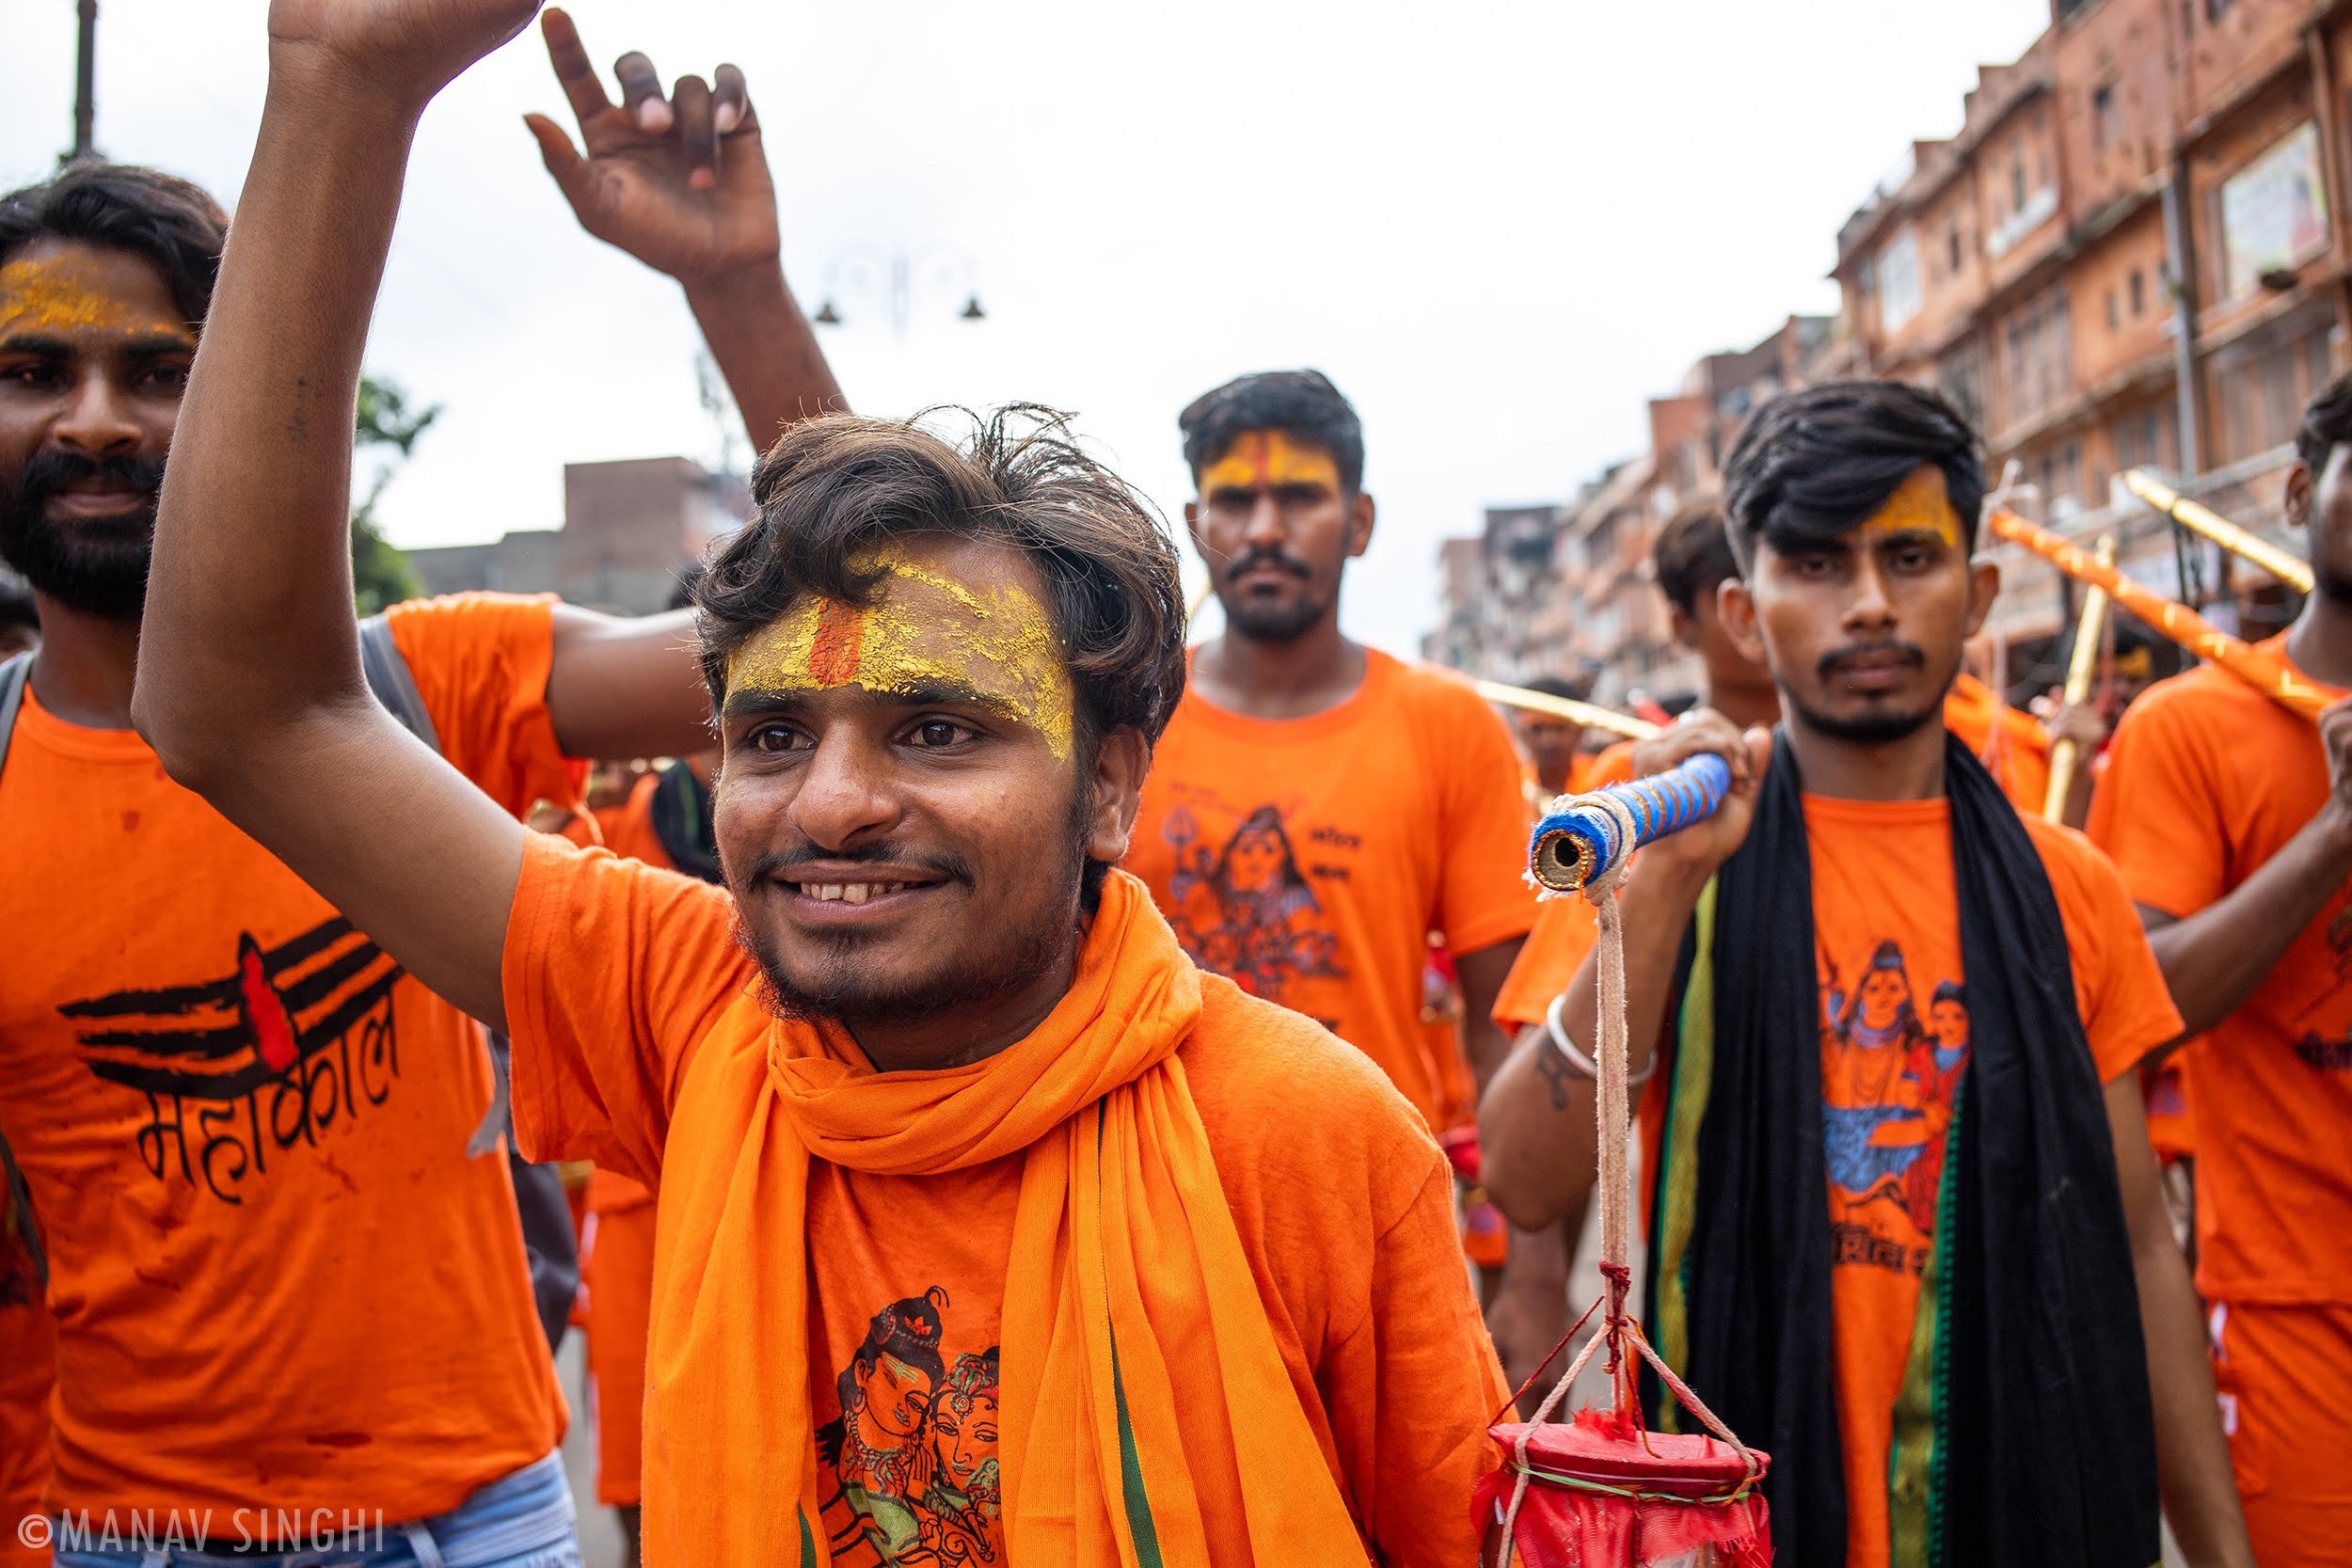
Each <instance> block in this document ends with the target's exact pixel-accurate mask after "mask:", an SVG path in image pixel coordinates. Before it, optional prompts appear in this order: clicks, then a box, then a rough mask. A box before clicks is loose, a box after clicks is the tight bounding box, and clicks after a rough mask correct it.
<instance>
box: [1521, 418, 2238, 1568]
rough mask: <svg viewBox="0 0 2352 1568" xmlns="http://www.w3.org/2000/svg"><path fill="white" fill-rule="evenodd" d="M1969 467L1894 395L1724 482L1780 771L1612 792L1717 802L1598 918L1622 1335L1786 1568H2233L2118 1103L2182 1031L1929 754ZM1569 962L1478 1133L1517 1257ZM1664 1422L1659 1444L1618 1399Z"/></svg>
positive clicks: (1711, 732)
mask: <svg viewBox="0 0 2352 1568" xmlns="http://www.w3.org/2000/svg"><path fill="white" fill-rule="evenodd" d="M1983 489H1984V477H1983V469H1982V467H1981V463H1980V460H1979V455H1978V449H1977V440H1976V436H1975V433H1974V432H1973V431H1972V430H1970V429H1969V427H1968V425H1967V423H1966V421H1965V420H1963V419H1962V418H1961V416H1960V415H1959V414H1958V413H1957V412H1955V411H1954V410H1953V409H1952V408H1951V407H1950V405H1949V404H1947V403H1945V402H1944V401H1943V400H1942V399H1941V398H1939V397H1937V396H1936V395H1935V394H1934V393H1932V392H1929V391H1924V390H1921V389H1919V388H1913V387H1909V386H1905V385H1902V384H1900V383H1894V382H1884V383H1881V382H1842V383H1833V384H1830V385H1827V386H1822V387H1816V388H1807V389H1805V390H1804V391H1800V392H1793V393H1790V394H1788V396H1786V397H1783V398H1780V399H1778V400H1776V401H1774V402H1773V403H1772V404H1768V405H1767V406H1766V407H1765V409H1764V410H1763V411H1762V412H1761V413H1759V414H1758V415H1757V416H1756V419H1755V420H1753V421H1752V422H1751V423H1750V424H1749V425H1748V427H1747V429H1746V431H1745V432H1744V433H1743V434H1742V435H1741V436H1740V442H1739V444H1738V445H1737V446H1736V447H1735V448H1734V450H1733V451H1732V453H1731V457H1730V460H1729V462H1728V464H1727V465H1726V467H1725V495H1724V502H1725V507H1724V509H1725V514H1726V522H1727V525H1728V526H1727V531H1728V535H1729V538H1730V542H1731V546H1732V549H1733V552H1734V554H1735V555H1736V557H1737V558H1738V562H1739V565H1740V577H1738V578H1731V579H1728V580H1726V581H1724V583H1722V584H1721V585H1720V587H1719V588H1718V589H1717V591H1716V598H1717V610H1718V611H1719V614H1720V618H1721V620H1722V624H1723V626H1724V630H1725V631H1726V632H1727V633H1728V634H1729V635H1730V636H1731V637H1732V638H1733V639H1734V640H1735V641H1737V642H1738V643H1739V644H1740V647H1741V649H1742V651H1744V652H1745V653H1746V654H1747V655H1748V657H1752V658H1755V659H1757V660H1759V661H1761V662H1762V663H1763V664H1764V665H1765V666H1766V667H1767V668H1769V669H1770V670H1771V672H1772V678H1773V680H1774V682H1775V683H1776V684H1777V685H1778V686H1779V688H1780V695H1781V707H1782V712H1783V715H1784V718H1783V722H1782V723H1781V725H1780V726H1779V727H1778V728H1777V729H1776V730H1775V731H1773V732H1772V733H1771V734H1769V735H1768V734H1767V733H1766V732H1765V731H1764V730H1762V729H1751V730H1749V731H1747V732H1746V733H1745V734H1742V733H1740V731H1739V730H1737V729H1735V728H1734V727H1733V726H1732V724H1731V723H1730V722H1729V721H1726V720H1725V719H1724V717H1723V716H1722V715H1721V714H1719V713H1714V712H1710V711H1707V710H1701V711H1700V712H1699V713H1698V714H1696V715H1695V716H1691V717H1686V719H1685V720H1684V721H1683V722H1681V723H1679V724H1677V726H1676V727H1675V728H1674V729H1672V730H1670V731H1668V732H1666V733H1665V734H1664V735H1662V736H1658V737H1656V738H1655V739H1653V740H1650V741H1645V742H1644V743H1643V744H1642V745H1641V746H1640V747H1638V748H1637V749H1636V752H1635V754H1634V759H1633V761H1634V770H1635V772H1636V773H1650V772H1657V771H1661V770H1662V769H1664V768H1670V767H1672V766H1674V765H1675V764H1676V763H1677V762H1680V761H1681V760H1683V759H1684V758H1686V757H1688V756H1691V755H1692V754H1693V753H1695V752H1716V753H1718V754H1720V755H1722V756H1724V758H1725V759H1726V760H1727V761H1728V763H1729V764H1730V767H1731V770H1732V776H1733V779H1734V787H1733V789H1732V792H1731V794H1730V796H1729V798H1728V799H1727V800H1725V801H1724V805H1723V807H1722V809H1721V810H1720V811H1718V812H1717V813H1716V814H1715V815H1714V816H1712V817H1711V818H1709V819H1708V821H1706V822H1704V823H1702V824H1700V825H1698V826H1696V827H1693V828H1692V829H1690V830H1688V831H1686V832H1681V833H1678V834H1676V835H1674V836H1672V837H1669V838H1666V839H1663V840H1661V841H1660V842H1659V843H1657V844H1655V845H1652V846H1650V847H1647V848H1645V849H1644V850H1643V852H1642V855H1641V857H1640V859H1639V860H1638V861H1637V862H1636V863H1635V865H1634V868H1633V872H1632V875H1631V877H1630V878H1629V880H1628V882H1627V884H1626V887H1625V891H1624V894H1623V897H1622V900H1621V905H1620V909H1621V912H1622V915H1623V918H1624V936H1625V985H1626V990H1625V998H1626V1000H1625V1007H1626V1015H1627V1026H1628V1031H1629V1048H1630V1065H1631V1069H1632V1072H1633V1075H1634V1078H1635V1080H1636V1081H1639V1080H1641V1079H1644V1078H1646V1077H1647V1076H1649V1074H1650V1073H1652V1072H1653V1071H1655V1072H1659V1073H1662V1074H1664V1075H1666V1077H1667V1079H1668V1083H1667V1085H1666V1088H1665V1092H1664V1093H1663V1094H1652V1095H1650V1096H1649V1097H1648V1098H1647V1100H1646V1101H1645V1110H1646V1111H1648V1112H1649V1113H1650V1114H1651V1115H1652V1116H1654V1117H1657V1118H1658V1120H1657V1121H1656V1122H1655V1123H1654V1125H1653V1127H1652V1128H1651V1129H1650V1130H1649V1139H1648V1142H1647V1144H1646V1147H1648V1148H1655V1149H1656V1150H1657V1151H1658V1155H1657V1158H1656V1160H1655V1161H1654V1162H1652V1163H1651V1168H1646V1169H1645V1171H1644V1173H1643V1174H1644V1179H1645V1180H1646V1181H1647V1182H1648V1183H1649V1184H1650V1190H1651V1196H1650V1202H1649V1204H1648V1209H1647V1212H1648V1214H1649V1216H1650V1236H1649V1249H1648V1259H1649V1279H1648V1288H1647V1291H1646V1298H1645V1303H1644V1311H1643V1319H1644V1323H1645V1328H1646V1330H1647V1332H1648V1334H1649V1336H1650V1338H1651V1339H1652V1340H1653V1342H1655V1343H1656V1344H1657V1346H1658V1348H1659V1350H1660V1351H1661V1354H1664V1355H1665V1357H1666V1358H1667V1360H1668V1361H1669V1362H1670V1363H1671V1364H1673V1365H1674V1366H1675V1368H1676V1370H1677V1372H1678V1373H1679V1374H1680V1375H1681V1376H1682V1377H1683V1378H1684V1379H1685V1380H1686V1381H1687V1382H1688V1384H1689V1385H1690V1386H1691V1387H1692V1389H1694V1390H1696V1391H1697V1392H1698V1393H1699V1394H1700V1395H1701V1397H1703V1398H1704V1399H1705V1400H1706V1401H1707V1402H1708V1404H1709V1405H1710V1406H1711V1407H1712V1408H1713V1410H1714V1411H1715V1412H1716V1413H1717V1414H1718V1415H1720V1416H1721V1417H1722V1418H1724V1420H1725V1421H1727V1422H1729V1423H1730V1425H1731V1426H1732V1428H1733V1429H1734V1430H1736V1431H1737V1432H1739V1433H1740V1435H1741V1436H1742V1437H1743V1438H1745V1439H1746V1440H1748V1441H1749V1442H1752V1443H1754V1444H1756V1446H1758V1447H1760V1448H1763V1449H1768V1450H1769V1451H1770V1452H1771V1453H1772V1474H1771V1478H1770V1480H1769V1482H1768V1491H1769V1495H1770V1501H1771V1504H1772V1540H1773V1548H1774V1560H1775V1561H1776V1562H1779V1563H1783V1564H1787V1565H1789V1568H1913V1565H1915V1564H1916V1565H1926V1564H1930V1563H1954V1564H1957V1563H1999V1564H2001V1565H2002V1568H2146V1565H2147V1564H2149V1563H2151V1562H2153V1561H2154V1560H2155V1559H2156V1556H2157V1541H2156V1512H2157V1504H2158V1499H2159V1496H2161V1500H2162V1505H2163V1512H2164V1515H2165V1517H2166V1518H2167V1519H2168V1520H2169V1522H2170V1524H2171V1526H2172V1529H2173V1533H2174V1535H2175V1536H2176V1537H2178V1539H2179V1541H2180V1544H2181V1545H2182V1547H2183V1549H2184V1551H2185V1554H2186V1557H2187V1560H2189V1561H2191V1562H2194V1563H2198V1564H2214V1565H2222V1564H2227V1565H2233V1568H2236V1565H2243V1564H2247V1563H2249V1562H2250V1561H2251V1558H2250V1556H2249V1553H2248V1550H2247V1544H2246V1529H2245V1524H2244V1521H2243V1520H2242V1519H2241V1517H2240V1515H2239V1511H2238V1506H2237V1499H2236V1497H2235V1495H2234V1493H2233V1491H2232V1488H2231V1480H2230V1471H2229V1459H2228V1453H2227V1451H2226V1449H2224V1447H2223V1445H2222V1439H2221V1432H2220V1427H2219V1423H2218V1421H2217V1418H2216V1413H2215V1404H2214V1393H2213V1379H2212V1375H2211V1373H2210V1371H2209V1370H2207V1369H2206V1367H2205V1365H2204V1359H2203V1354H2202V1343H2201V1323H2200V1321H2199V1319H2200V1314H2199V1308H2198V1303H2197V1298H2196V1296H2195V1294H2194V1292H2193V1291H2191V1290H2190V1288H2189V1281H2188V1275H2187V1271H2186V1268H2185V1264H2184V1262H2183V1259H2182V1258H2181V1254H2180V1249H2179V1247H2178V1245H2177V1244H2176V1243H2175V1242H2174V1240H2173V1236H2172V1229H2171V1221H2170V1216H2169V1212H2168V1211H2167V1209H2166V1205H2165V1202H2164V1198H2163V1195H2162V1192H2161V1189H2160V1188H2159V1186H2158V1183H2157V1180H2156V1173H2155V1164H2154V1160H2153V1155H2152V1154H2151V1152H2150V1149H2149V1146H2148V1133H2147V1128H2146V1123H2145V1120H2144V1117H2143V1112H2142V1108H2141V1100H2140V1091H2139V1079H2138V1072H2137V1069H2138V1065H2139V1062H2140V1060H2141V1058H2142V1057H2144V1056H2145V1055H2147V1054H2148V1053H2150V1052H2152V1051H2154V1050H2157V1049H2159V1048H2161V1047H2163V1046H2164V1045H2166V1044H2167V1043H2168V1042H2169V1041H2170V1040H2171V1039H2172V1038H2173V1037H2176V1036H2177V1035H2178V1034H2179V1033H2180V1029H2181V1020H2180V1016H2179V1014H2178V1013H2176V1012H2175V1011H2174V1010H2173V1007H2172V1004H2171V1002H2170V1000H2169V998H2168V996H2167V994H2166V991H2165V987H2164V981H2163V976H2162V974H2160V973H2159V972H2158V970H2157V967H2156V962H2155V959H2154V958H2153V955H2152V954H2151V953H2150V951H2149V946H2148V942H2147V940H2146V938H2145V937H2144V936H2143V935H2142V934H2141V933H2140V931H2139V929H2138V920H2137V917H2136V916H2135V914H2134V912H2133V910H2132V905H2131V900H2130V898H2129V897H2128V895H2126V894H2125V892H2124V889H2123V886H2122V881H2121V879H2119V878H2118V877H2117V875H2116V872H2115V868H2114V867H2113V866H2112V865H2111V864H2109V863H2107V861H2106V859H2105V858H2104V857H2102V856H2101V855H2100V854H2099V853H2098V852H2097V851H2096V850H2094V849H2092V848H2091V847H2090V846H2089V844H2088V843H2087V842H2086V841H2085V840H2084V839H2083V838H2082V837H2081V836H2080V835H2079V834H2077V833H2074V832H2072V831H2071V830H2069V829H2065V828H2061V827H2058V826H2055V825H2053V824H2050V823H2046V822H2044V821H2042V819H2041V818H2040V817H2029V818H2021V817H2020V816H2019V815H2018V813H2017V812H2016V811H2015V810H2014V809H2013V808H2012V807H2011V806H2010V803H2009V802H2008V800H2005V799H2004V798H2003V797H2002V795H2001V793H2000V790H1999V788H1998V787H1997V785H1996V784H1994V781H1993V779H1992V777H1991V776H1990V775H1989V774H1988V773H1987V771H1986V770H1985V768H1983V767H1982V765H1981V764H1979V762H1978V760H1977V758H1976V756H1975V754H1974V753H1973V752H1971V750H1970V749H1969V748H1968V746H1967V745H1966V744H1964V743H1963V741H1961V740H1960V739H1959V738H1958V737H1957V736H1954V735H1952V734H1951V733H1949V732H1948V731H1947V729H1946V728H1945V726H1944V725H1943V724H1942V723H1940V722H1939V721H1938V720H1939V717H1940V715H1941V712H1942V707H1943V702H1944V697H1945V692H1946V690H1947V689H1948V687H1949V686H1950V684H1951V681H1952V676H1953V674H1954V673H1955V672H1956V671H1957V670H1958V668H1959V665H1960V658H1961V648H1962V644H1963V641H1964V640H1965V639H1966V638H1967V637H1968V636H1969V635H1970V634H1971V633H1973V632H1974V631H1975V630H1976V628H1977V627H1978V626H1979V624H1980V623H1981V622H1982V621H1983V619H1984V616H1985V614H1986V612H1987V611H1988V610H1990V609H1991V607H1992V603H1993V599H1994V594H1995V593H1996V592H1997V591H1998V588H1999V574H1998V571H1997V569H1996V568H1995V567H1994V565H1993V564H1992V563H1991V562H1987V561H1980V560H1978V559H1975V557H1974V548H1975V544H1976V538H1975V535H1976V530H1975V527H1974V519H1975V517H1976V516H1977V513H1978V507H1979V502H1980V501H1981V499H1982V496H1983ZM1595 979H1596V976H1595V965H1594V963H1593V962H1592V960H1591V959H1589V958H1588V959H1587V960H1586V961H1585V963H1584V965H1583V967H1582V968H1581V970H1579V972H1578V974H1577V975H1576V978H1575V980H1574V981H1573V982H1572V983H1571V984H1570V986H1569V988H1568V990H1567V993H1566V996H1565V1001H1564V1004H1563V1005H1562V1006H1560V1007H1559V1008H1558V1009H1557V1010H1556V1011H1555V1012H1554V1014H1553V1022H1552V1024H1551V1025H1550V1026H1549V1027H1547V1028H1543V1029H1538V1030H1535V1031H1531V1032H1530V1034H1529V1035H1527V1036H1526V1037H1523V1038H1522V1041H1521V1043H1520V1044H1519V1046H1518V1048H1517V1049H1516V1050H1515V1051H1514V1052H1513V1053H1512V1056H1511V1059H1510V1061H1509V1062H1508V1063H1506V1064H1505V1065H1504V1067H1503V1069H1502V1071H1501V1072H1499V1073H1498V1074H1496V1076H1495V1080H1494V1082H1493V1084H1492V1085H1489V1087H1488V1089H1487V1092H1486V1098H1485V1100H1484V1101H1483V1102H1482V1104H1481V1107H1480V1117H1479V1124H1480V1131H1481V1132H1482V1133H1483V1134H1484V1137H1485V1147H1486V1156H1487V1164H1486V1183H1487V1187H1488V1190H1489V1191H1490V1192H1491V1193H1492V1194H1493V1195H1494V1198H1495V1201H1496V1203H1497V1204H1499V1205H1500V1206H1501V1207H1502V1210H1503V1212H1504V1213H1505V1214H1507V1215H1509V1216H1510V1217H1511V1218H1512V1219H1513V1220H1514V1221H1515V1222H1516V1223H1518V1224H1520V1225H1527V1226H1533V1225H1541V1224H1547V1223H1549V1222H1550V1220H1551V1219H1552V1218H1553V1217H1554V1216H1556V1215H1557V1214H1558V1213H1559V1212H1561V1211H1562V1210H1563V1209H1564V1208H1565V1207H1567V1206H1568V1205H1570V1204H1573V1203H1575V1202H1577V1201H1579V1200H1580V1199H1581V1196H1582V1194H1583V1192H1584V1190H1585V1188H1586V1187H1587V1186H1588V1185H1589V1184H1590V1182H1591V1180H1592V1171H1593V1168H1594V1148H1593V1141H1592V1140H1593V1136H1594V1117H1593V1085H1592V1083H1591V1080H1590V1079H1589V1078H1587V1077H1584V1076H1582V1075H1581V1073H1580V1072H1579V1070H1578V1069H1576V1067H1575V1066H1574V1064H1575V1063H1576V1062H1577V1061H1578V1060H1579V1059H1580V1058H1579V1057H1578V1055H1577V1054H1576V1053H1577V1052H1586V1053H1589V1052H1590V1051H1591V1050H1592V1048H1593V1046H1594V1044H1595V1041H1596V1039H1597V1028H1598V1024H1597V1002H1596V990H1595ZM1645 1398H1646V1400H1647V1402H1648V1405H1649V1415H1650V1417H1651V1418H1652V1419H1653V1420H1654V1421H1661V1422H1668V1423H1679V1424H1683V1425H1686V1426H1687V1424H1688V1420H1689V1418H1688V1416H1687V1413H1684V1412H1680V1411H1678V1410H1677V1409H1676V1408H1674V1407H1673V1406H1672V1404H1671V1402H1668V1401H1665V1400H1662V1399H1661V1397H1660V1396H1659V1392H1658V1390H1657V1388H1656V1387H1655V1386H1651V1387H1648V1388H1645Z"/></svg>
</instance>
